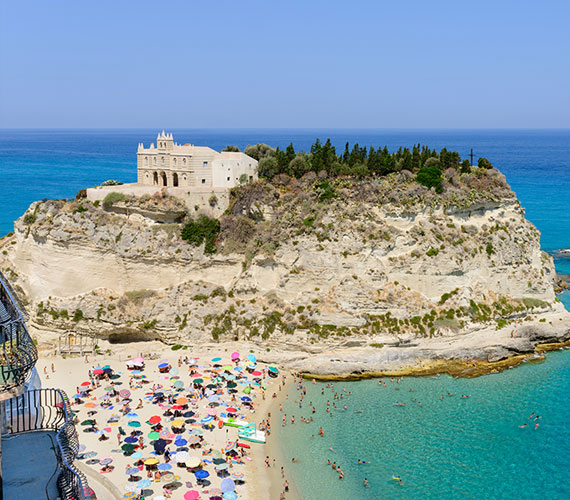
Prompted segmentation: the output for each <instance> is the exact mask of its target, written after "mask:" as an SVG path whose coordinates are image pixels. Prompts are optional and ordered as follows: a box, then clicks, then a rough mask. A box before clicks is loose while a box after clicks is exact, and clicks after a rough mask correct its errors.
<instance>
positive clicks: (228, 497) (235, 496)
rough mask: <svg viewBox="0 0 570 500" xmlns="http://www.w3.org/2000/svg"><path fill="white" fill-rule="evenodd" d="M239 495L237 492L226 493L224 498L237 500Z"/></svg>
mask: <svg viewBox="0 0 570 500" xmlns="http://www.w3.org/2000/svg"><path fill="white" fill-rule="evenodd" d="M237 497H238V496H237V493H236V492H235V491H226V492H225V493H224V498H225V499H226V500H237Z"/></svg>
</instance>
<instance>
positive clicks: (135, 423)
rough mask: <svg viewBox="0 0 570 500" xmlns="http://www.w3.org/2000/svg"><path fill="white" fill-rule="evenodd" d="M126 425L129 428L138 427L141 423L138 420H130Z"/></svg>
mask: <svg viewBox="0 0 570 500" xmlns="http://www.w3.org/2000/svg"><path fill="white" fill-rule="evenodd" d="M127 425H128V426H129V427H140V426H141V423H140V422H139V421H138V420H131V421H130V422H129V423H128V424H127Z"/></svg>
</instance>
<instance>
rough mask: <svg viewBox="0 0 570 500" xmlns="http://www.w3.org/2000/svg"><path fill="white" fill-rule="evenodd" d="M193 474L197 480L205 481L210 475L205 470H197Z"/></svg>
mask: <svg viewBox="0 0 570 500" xmlns="http://www.w3.org/2000/svg"><path fill="white" fill-rule="evenodd" d="M194 474H195V475H196V478H197V479H206V478H207V477H208V476H209V475H210V473H209V472H208V471H207V470H203V469H200V470H197V471H196V472H194Z"/></svg>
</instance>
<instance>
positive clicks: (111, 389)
mask: <svg viewBox="0 0 570 500" xmlns="http://www.w3.org/2000/svg"><path fill="white" fill-rule="evenodd" d="M105 390H106V391H107V392H113V391H114V390H115V388H114V387H113V386H112V385H108V386H107V387H105Z"/></svg>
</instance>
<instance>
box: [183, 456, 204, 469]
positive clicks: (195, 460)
mask: <svg viewBox="0 0 570 500" xmlns="http://www.w3.org/2000/svg"><path fill="white" fill-rule="evenodd" d="M184 463H185V464H186V467H190V468H191V469H193V468H195V467H200V464H201V463H202V458H201V457H196V456H193V457H188V458H187V459H186V461H185V462H184Z"/></svg>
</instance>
